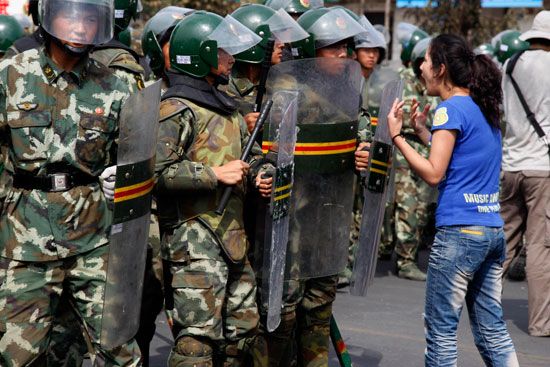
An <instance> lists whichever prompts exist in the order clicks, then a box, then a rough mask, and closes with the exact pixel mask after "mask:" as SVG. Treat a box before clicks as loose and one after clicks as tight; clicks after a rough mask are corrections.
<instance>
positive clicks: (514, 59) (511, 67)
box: [506, 50, 545, 138]
mask: <svg viewBox="0 0 550 367" xmlns="http://www.w3.org/2000/svg"><path fill="white" fill-rule="evenodd" d="M525 51H526V50H523V51H520V52H518V53H516V54H515V55H514V56H512V57H511V58H510V61H508V64H507V65H506V74H507V75H508V76H509V77H510V81H511V82H512V85H513V86H514V89H515V91H516V94H517V95H518V98H519V102H520V103H521V105H522V106H523V110H524V111H525V114H526V115H527V120H529V122H530V123H531V125H533V128H534V129H535V131H536V132H537V135H538V136H539V138H544V136H545V134H544V130H542V128H541V127H540V125H539V123H538V121H537V119H536V117H535V114H534V113H533V111H531V109H530V108H529V106H528V105H527V102H526V101H525V97H523V93H521V90H520V89H519V85H518V83H517V82H516V80H515V79H514V77H513V75H512V73H513V72H514V68H515V67H516V63H517V62H518V60H519V58H520V56H521V55H522V54H523V53H524V52H525Z"/></svg>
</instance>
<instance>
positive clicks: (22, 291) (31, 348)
mask: <svg viewBox="0 0 550 367" xmlns="http://www.w3.org/2000/svg"><path fill="white" fill-rule="evenodd" d="M108 250H109V247H108V246H101V247H98V248H96V249H94V250H91V251H89V252H87V253H84V254H79V255H76V256H72V257H70V258H66V259H62V260H58V261H50V262H21V261H16V260H11V259H5V258H2V269H1V270H2V273H3V277H2V278H3V283H2V285H1V286H0V294H1V296H2V301H3V302H5V304H4V305H2V307H0V320H1V321H2V323H4V325H5V328H6V332H5V334H4V335H3V337H2V339H1V340H0V355H1V358H2V360H1V362H2V363H1V365H2V366H10V367H11V366H27V365H32V364H36V365H41V364H44V363H45V362H44V360H45V358H46V351H47V349H48V345H49V341H50V335H51V332H52V322H53V319H54V315H55V314H56V312H57V310H58V307H59V303H60V297H61V295H62V293H64V292H68V296H69V297H70V299H71V300H72V302H71V304H72V305H74V311H75V312H76V315H77V319H78V321H79V324H80V325H81V328H82V330H83V331H84V333H85V334H86V337H87V339H88V340H89V343H90V346H91V348H92V350H91V353H92V355H91V358H92V361H93V364H94V366H137V365H138V363H139V358H140V352H139V348H138V346H137V344H136V342H135V341H134V340H131V341H130V342H128V343H127V344H125V345H123V346H121V347H118V348H116V349H114V350H110V351H107V350H105V349H103V348H102V347H101V346H100V345H99V339H100V332H101V317H102V313H103V294H104V290H105V278H106V269H107V259H108V255H109V253H108ZM68 338H70V336H68Z"/></svg>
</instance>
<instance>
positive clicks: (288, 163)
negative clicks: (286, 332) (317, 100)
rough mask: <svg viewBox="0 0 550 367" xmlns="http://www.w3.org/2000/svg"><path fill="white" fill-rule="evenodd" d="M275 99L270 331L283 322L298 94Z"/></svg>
mask: <svg viewBox="0 0 550 367" xmlns="http://www.w3.org/2000/svg"><path fill="white" fill-rule="evenodd" d="M270 98H271V99H272V100H273V108H272V109H271V115H270V121H269V128H268V136H269V141H272V142H273V145H271V146H270V148H269V151H268V152H267V154H268V156H276V160H277V168H276V171H275V175H274V177H273V182H274V185H273V191H272V194H271V200H270V204H269V210H268V214H267V215H266V220H265V236H264V245H263V269H262V284H261V291H262V294H261V299H262V301H263V302H264V308H265V309H266V310H267V325H266V326H267V330H268V331H270V332H271V331H273V330H275V329H276V328H277V326H279V323H280V322H281V307H282V297H283V282H284V274H285V263H286V249H287V244H288V231H289V215H288V214H289V209H290V198H291V196H292V186H293V180H294V147H295V145H296V116H297V112H298V111H297V109H298V106H297V101H298V93H297V92H294V91H288V90H283V91H277V92H275V93H274V94H273V95H272V96H270Z"/></svg>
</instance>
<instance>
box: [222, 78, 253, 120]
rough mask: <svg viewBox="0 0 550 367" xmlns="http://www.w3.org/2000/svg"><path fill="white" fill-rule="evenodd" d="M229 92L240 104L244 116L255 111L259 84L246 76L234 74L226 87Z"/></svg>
mask: <svg viewBox="0 0 550 367" xmlns="http://www.w3.org/2000/svg"><path fill="white" fill-rule="evenodd" d="M226 92H227V94H229V95H230V96H231V97H233V98H235V100H236V101H237V103H238V104H239V113H240V114H241V115H243V116H245V115H247V114H249V113H250V112H254V104H255V103H256V93H257V85H255V84H254V83H252V82H251V81H250V80H248V79H247V78H245V77H235V76H232V77H231V78H230V79H229V84H228V85H227V88H226Z"/></svg>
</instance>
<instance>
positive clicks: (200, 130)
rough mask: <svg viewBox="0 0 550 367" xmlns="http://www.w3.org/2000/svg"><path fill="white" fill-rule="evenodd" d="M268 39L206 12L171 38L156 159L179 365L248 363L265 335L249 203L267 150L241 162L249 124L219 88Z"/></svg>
mask: <svg viewBox="0 0 550 367" xmlns="http://www.w3.org/2000/svg"><path fill="white" fill-rule="evenodd" d="M260 40H261V39H260V37H259V36H257V35H255V34H254V33H253V32H251V31H250V30H248V29H247V28H246V27H244V26H243V25H242V24H240V23H239V22H238V21H236V20H235V19H233V18H232V17H231V16H227V17H225V18H222V17H220V16H219V15H216V14H213V13H209V12H204V11H197V12H194V13H192V14H190V15H188V16H186V17H185V18H184V19H182V20H180V21H179V22H178V24H177V25H176V26H175V28H174V30H173V32H172V35H171V37H170V46H169V54H170V69H169V70H168V71H166V75H167V79H168V82H169V89H168V90H167V91H166V92H165V93H164V94H163V97H162V98H163V101H162V103H161V108H160V127H159V143H158V149H157V165H156V171H157V173H158V182H157V205H158V212H159V220H160V227H161V233H162V236H163V237H162V256H163V260H164V261H165V264H166V265H167V266H168V267H169V274H171V276H172V278H171V279H170V280H168V281H166V282H165V284H170V289H166V290H165V292H166V294H167V295H166V297H167V307H168V299H171V302H172V303H173V313H172V314H173V327H172V333H173V335H174V339H175V345H174V347H173V348H172V352H171V354H170V358H169V362H168V363H169V365H170V366H193V365H196V366H212V365H213V364H214V363H219V364H223V365H224V366H240V365H242V360H243V358H244V353H245V349H246V341H247V339H248V338H251V337H253V336H254V334H255V332H256V328H257V324H258V319H259V317H258V311H257V307H256V300H255V295H256V285H255V279H254V274H253V271H252V268H251V266H250V263H249V261H248V259H247V256H246V250H247V247H248V245H247V240H246V236H245V233H244V228H243V217H242V215H243V214H242V205H243V195H244V190H245V184H246V182H247V179H246V177H247V174H249V175H250V174H252V175H253V176H256V173H257V168H258V167H259V163H261V152H260V150H259V147H256V149H255V153H254V156H253V158H252V159H251V160H250V161H248V162H243V161H241V160H240V159H239V156H240V154H241V150H242V149H243V147H244V144H245V143H246V141H247V139H248V133H247V130H246V126H245V125H244V121H243V119H242V117H241V116H240V115H239V114H238V112H237V104H236V103H235V101H234V100H233V99H231V98H230V97H229V96H228V95H227V94H225V93H223V92H221V91H220V90H219V89H218V86H219V85H220V84H227V83H228V81H229V74H230V72H231V68H232V66H233V63H234V58H233V56H232V55H233V54H237V53H239V52H242V51H244V50H246V49H249V48H250V47H253V46H254V45H256V44H257V43H258V42H260ZM225 185H234V188H233V193H232V195H231V198H230V200H229V203H228V205H227V208H226V209H225V211H224V213H223V215H221V216H218V215H217V214H215V213H214V209H215V208H216V205H217V201H218V199H219V197H220V195H219V194H220V193H221V191H223V189H224V187H225ZM264 189H266V188H265V184H264ZM267 190H269V188H267ZM267 192H269V191H267ZM165 274H166V272H165Z"/></svg>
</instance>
